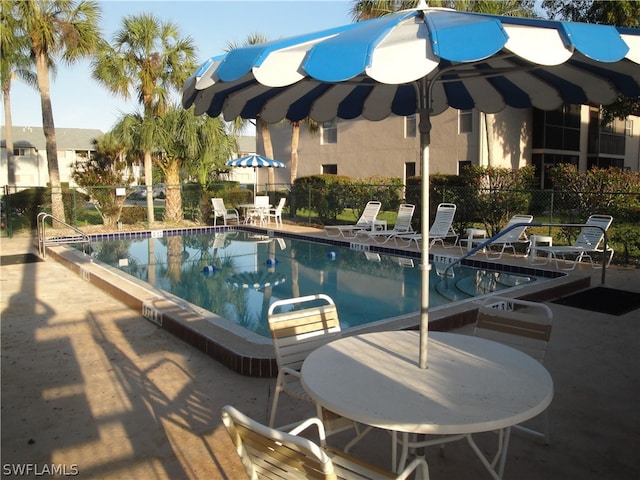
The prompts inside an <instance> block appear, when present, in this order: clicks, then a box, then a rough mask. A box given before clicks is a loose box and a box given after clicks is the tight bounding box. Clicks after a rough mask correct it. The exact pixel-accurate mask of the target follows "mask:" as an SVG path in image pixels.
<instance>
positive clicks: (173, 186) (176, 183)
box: [164, 160, 184, 222]
mask: <svg viewBox="0 0 640 480" xmlns="http://www.w3.org/2000/svg"><path fill="white" fill-rule="evenodd" d="M164 174H165V179H164V180H165V189H166V192H165V193H166V197H165V204H164V220H165V222H181V221H182V220H183V218H184V216H183V211H182V192H181V191H180V162H179V161H177V160H172V161H171V162H170V163H169V164H168V165H167V167H166V169H165V171H164Z"/></svg>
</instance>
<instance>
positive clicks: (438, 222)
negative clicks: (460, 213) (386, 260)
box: [394, 203, 458, 248]
mask: <svg viewBox="0 0 640 480" xmlns="http://www.w3.org/2000/svg"><path fill="white" fill-rule="evenodd" d="M456 208H457V207H456V205H455V204H453V203H441V204H440V205H438V209H437V210H436V218H434V220H433V224H432V225H431V228H430V229H429V240H430V242H431V244H430V245H431V246H433V244H435V243H436V242H440V243H442V246H443V247H446V245H445V244H444V241H445V240H446V239H447V238H453V239H454V241H453V245H451V247H453V246H455V245H456V243H458V234H457V233H456V231H455V230H454V229H453V226H452V225H453V218H454V217H455V215H456ZM394 238H396V239H399V240H405V241H407V242H408V243H407V246H409V245H411V242H416V247H417V248H420V242H421V241H422V234H420V233H407V234H400V235H396V236H395V237H394Z"/></svg>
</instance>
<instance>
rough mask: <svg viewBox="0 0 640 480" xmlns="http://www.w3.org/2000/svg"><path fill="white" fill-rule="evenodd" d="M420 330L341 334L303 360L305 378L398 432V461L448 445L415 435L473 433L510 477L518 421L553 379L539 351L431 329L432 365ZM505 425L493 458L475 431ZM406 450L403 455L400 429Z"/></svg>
mask: <svg viewBox="0 0 640 480" xmlns="http://www.w3.org/2000/svg"><path fill="white" fill-rule="evenodd" d="M418 345H419V334H418V332H415V331H393V332H378V333H369V334H364V335H355V336H351V337H345V338H343V339H340V340H336V341H334V342H331V343H329V344H327V345H324V346H322V347H320V348H318V349H317V350H315V351H313V352H312V353H311V354H310V355H309V356H308V357H307V359H306V360H305V362H304V364H303V366H302V384H303V386H304V388H305V390H306V391H307V393H308V394H309V395H310V396H311V397H312V398H313V399H314V400H315V401H316V402H318V404H320V405H322V406H323V407H326V408H327V409H329V410H331V411H333V412H335V413H337V414H339V415H342V416H345V417H347V418H351V419H353V420H355V421H357V422H360V423H363V424H366V425H370V426H373V427H378V428H382V429H386V430H390V431H392V432H393V437H394V438H393V440H394V441H393V447H392V448H393V450H392V462H393V467H394V468H402V466H403V465H404V464H405V462H406V460H407V456H408V452H409V448H413V447H416V446H426V445H432V444H442V443H443V440H442V439H441V438H438V439H437V440H434V439H431V440H428V441H422V442H415V441H414V442H411V441H410V434H424V435H446V436H447V437H446V438H445V440H444V442H447V441H453V440H459V439H463V438H466V439H467V440H468V442H469V444H470V445H471V447H472V448H473V450H474V452H475V453H476V454H477V455H478V457H479V458H480V460H481V461H482V463H483V465H484V466H485V467H486V468H487V470H488V471H489V473H490V474H491V476H492V477H493V478H496V479H499V478H502V474H503V471H504V464H505V460H506V455H507V448H508V444H509V436H510V430H511V429H510V427H511V426H513V425H516V424H518V423H521V422H523V421H525V420H528V419H530V418H532V417H534V416H536V415H538V414H539V413H541V412H542V411H544V409H545V408H547V406H548V405H549V404H550V403H551V399H552V398H553V381H552V379H551V376H550V375H549V373H548V372H547V370H546V369H545V368H544V367H543V366H542V364H540V363H539V362H538V361H536V360H535V359H533V358H532V357H530V356H528V355H526V354H524V353H522V352H520V351H518V350H515V349H513V348H511V347H507V346H505V345H502V344H500V343H496V342H492V341H489V340H485V339H481V338H477V337H473V336H469V335H458V334H452V333H440V332H430V333H429V350H428V368H427V369H421V368H419V366H418V351H419V350H418ZM495 430H499V431H500V433H501V434H500V436H499V439H500V441H499V442H498V452H497V453H496V455H495V457H494V458H493V459H492V461H488V460H487V458H486V457H485V455H484V454H483V453H482V452H481V451H480V449H479V448H478V447H477V445H476V443H475V441H474V440H473V438H472V434H474V433H479V432H488V431H495ZM397 433H399V434H400V436H401V440H402V441H401V443H402V454H401V457H400V461H399V462H397V461H396V459H397V451H396V445H397V442H396V435H397Z"/></svg>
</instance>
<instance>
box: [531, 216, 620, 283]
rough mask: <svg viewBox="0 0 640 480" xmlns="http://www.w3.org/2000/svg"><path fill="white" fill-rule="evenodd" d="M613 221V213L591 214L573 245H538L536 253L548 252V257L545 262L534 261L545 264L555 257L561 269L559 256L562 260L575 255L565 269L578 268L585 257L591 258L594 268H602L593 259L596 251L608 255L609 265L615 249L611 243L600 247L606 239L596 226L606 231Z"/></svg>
mask: <svg viewBox="0 0 640 480" xmlns="http://www.w3.org/2000/svg"><path fill="white" fill-rule="evenodd" d="M612 222H613V217H612V216H611V215H591V216H590V217H589V219H588V220H587V223H586V224H585V226H584V227H582V229H581V230H580V233H579V234H578V238H576V241H575V242H574V244H573V245H568V246H565V245H559V246H556V245H554V246H550V247H549V246H546V247H545V246H540V247H538V246H536V253H537V254H540V253H547V255H548V258H547V260H545V261H543V262H536V261H534V262H532V263H534V264H535V263H537V264H541V263H542V264H544V263H547V261H551V260H552V259H553V260H554V261H555V264H556V268H557V269H559V268H560V266H559V264H558V256H560V258H561V259H562V260H567V258H566V257H567V256H573V257H575V258H574V259H573V263H572V264H571V266H570V267H569V268H565V269H563V270H573V269H574V268H576V266H577V265H578V263H580V262H581V261H582V260H583V259H585V258H588V259H589V261H590V262H591V266H592V267H593V268H600V266H596V264H595V263H594V261H593V257H592V256H591V255H592V254H594V253H600V254H602V255H608V259H607V263H606V266H607V267H608V266H609V264H610V263H611V260H612V259H613V253H614V250H613V248H611V247H610V246H609V245H604V246H603V247H602V248H600V244H601V243H602V242H603V240H604V232H603V231H602V230H601V229H600V228H597V227H595V226H596V225H597V226H598V227H602V228H603V229H604V230H605V231H606V230H608V229H609V227H610V226H611V223H612ZM534 260H535V259H534Z"/></svg>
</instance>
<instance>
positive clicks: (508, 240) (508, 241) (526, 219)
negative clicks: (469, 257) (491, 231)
mask: <svg viewBox="0 0 640 480" xmlns="http://www.w3.org/2000/svg"><path fill="white" fill-rule="evenodd" d="M531 222H533V215H514V216H513V217H511V219H509V221H508V222H507V224H506V225H505V226H504V228H503V229H502V230H506V229H507V228H509V227H511V226H512V225H515V224H517V223H531ZM526 230H527V226H526V225H524V226H520V227H515V228H513V229H512V230H509V231H508V232H507V233H505V234H504V235H502V236H501V237H497V238H496V239H495V240H492V241H491V243H490V244H489V245H487V248H486V249H485V255H486V256H487V258H488V259H489V260H498V259H500V258H502V254H503V253H504V251H505V250H506V249H508V248H509V249H511V251H512V252H513V254H514V255H515V254H516V247H515V245H516V244H522V245H526V250H525V253H524V256H525V257H526V256H527V255H528V254H529V247H530V246H531V240H529V238H528V237H527V234H526ZM485 241H487V239H486V238H474V239H467V240H461V243H464V242H467V243H468V242H471V246H475V245H480V243H482V242H485ZM492 247H498V248H500V251H499V252H497V254H496V255H492V251H491V248H492Z"/></svg>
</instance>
